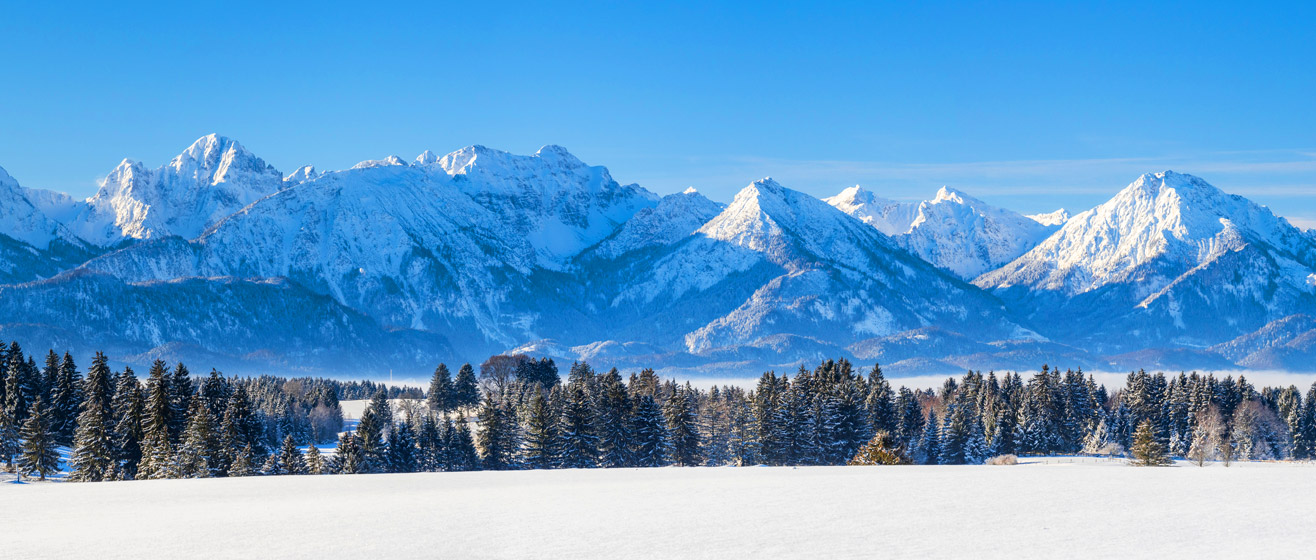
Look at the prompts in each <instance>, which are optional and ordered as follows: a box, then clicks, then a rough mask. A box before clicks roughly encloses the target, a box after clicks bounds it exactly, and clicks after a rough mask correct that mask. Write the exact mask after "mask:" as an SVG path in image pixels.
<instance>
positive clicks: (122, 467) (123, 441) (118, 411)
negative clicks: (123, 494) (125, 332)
mask: <svg viewBox="0 0 1316 560" xmlns="http://www.w3.org/2000/svg"><path fill="white" fill-rule="evenodd" d="M111 402H113V408H114V411H113V413H112V414H111V417H112V418H113V420H114V421H113V426H114V428H113V433H112V434H111V437H112V438H113V440H114V453H115V455H114V458H115V461H116V462H117V463H118V465H119V474H120V475H121V476H123V477H124V478H126V479H132V478H134V477H136V476H137V466H138V465H139V464H140V463H141V461H142V440H144V439H146V431H145V428H144V427H143V426H142V417H143V416H144V415H145V410H146V399H145V397H144V396H143V395H142V387H141V384H140V383H138V382H137V378H136V377H135V376H133V374H132V370H131V369H127V370H125V371H124V372H123V373H122V374H120V375H119V376H118V381H117V382H116V383H115V386H114V398H113V399H112V401H111ZM212 466H213V465H212Z"/></svg>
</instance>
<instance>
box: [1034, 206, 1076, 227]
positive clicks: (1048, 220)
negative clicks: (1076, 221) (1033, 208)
mask: <svg viewBox="0 0 1316 560" xmlns="http://www.w3.org/2000/svg"><path fill="white" fill-rule="evenodd" d="M1025 217H1026V218H1028V219H1030V220H1032V221H1034V222H1037V223H1039V224H1042V225H1044V226H1062V225H1065V222H1068V221H1069V211H1068V210H1065V209H1064V208H1061V209H1059V210H1056V211H1054V212H1047V213H1045V214H1028V215H1027V216H1025Z"/></svg>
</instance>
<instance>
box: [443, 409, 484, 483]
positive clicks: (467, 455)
mask: <svg viewBox="0 0 1316 560" xmlns="http://www.w3.org/2000/svg"><path fill="white" fill-rule="evenodd" d="M455 424H456V425H455V426H453V427H452V435H451V436H450V437H449V438H448V441H449V444H448V451H449V453H450V457H449V459H448V465H449V467H448V468H449V469H450V470H454V471H472V470H475V469H476V468H478V467H479V465H480V455H479V453H478V452H476V450H475V441H474V440H472V439H471V428H470V425H469V423H468V422H467V421H466V419H465V418H458V419H457V420H456V421H455Z"/></svg>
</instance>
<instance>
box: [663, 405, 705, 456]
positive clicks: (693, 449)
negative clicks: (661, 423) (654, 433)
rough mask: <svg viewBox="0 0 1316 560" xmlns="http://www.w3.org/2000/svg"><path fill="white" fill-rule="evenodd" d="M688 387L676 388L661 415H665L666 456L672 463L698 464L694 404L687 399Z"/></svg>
mask: <svg viewBox="0 0 1316 560" xmlns="http://www.w3.org/2000/svg"><path fill="white" fill-rule="evenodd" d="M689 391H690V389H689V388H688V387H687V388H685V389H678V390H677V391H676V393H675V394H673V395H672V396H671V397H669V398H668V399H667V403H666V406H664V407H663V415H664V416H666V417H667V434H668V438H669V439H668V445H667V447H668V450H667V454H668V457H669V458H670V459H671V461H672V463H673V464H676V465H680V466H696V465H698V464H699V429H698V426H697V425H696V419H695V416H694V406H693V403H691V402H690V401H689V400H688V397H687V393H688V392H689Z"/></svg>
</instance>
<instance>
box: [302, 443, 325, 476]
mask: <svg viewBox="0 0 1316 560" xmlns="http://www.w3.org/2000/svg"><path fill="white" fill-rule="evenodd" d="M306 473H307V474H327V473H328V471H327V470H326V469H325V464H324V456H323V455H321V454H320V449H319V448H318V447H316V446H315V444H314V443H312V444H311V446H310V447H307V448H306Z"/></svg>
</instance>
